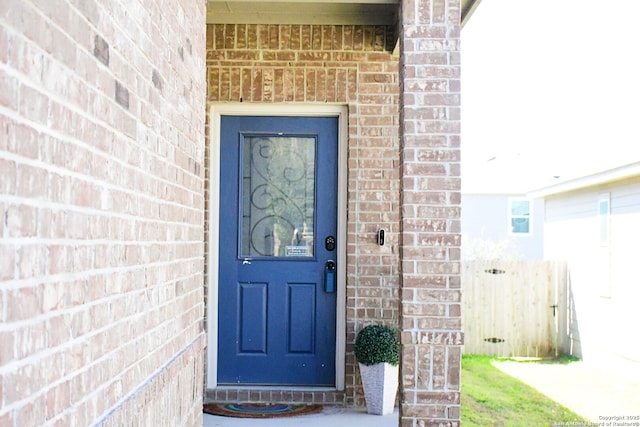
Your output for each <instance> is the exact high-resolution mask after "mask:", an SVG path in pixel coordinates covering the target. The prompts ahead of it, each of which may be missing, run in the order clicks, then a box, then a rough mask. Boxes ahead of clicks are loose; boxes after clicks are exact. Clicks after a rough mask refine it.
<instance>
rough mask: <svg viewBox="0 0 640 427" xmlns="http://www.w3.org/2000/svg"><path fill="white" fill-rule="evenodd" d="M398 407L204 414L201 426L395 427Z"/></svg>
mask: <svg viewBox="0 0 640 427" xmlns="http://www.w3.org/2000/svg"><path fill="white" fill-rule="evenodd" d="M398 421H399V418H398V409H397V408H396V410H395V411H394V413H393V414H391V415H384V416H382V415H369V414H367V411H366V409H364V408H362V409H360V408H338V407H326V408H324V409H323V410H322V412H320V413H319V414H314V415H304V416H301V417H290V418H287V417H284V418H267V419H255V418H253V419H252V418H231V417H219V416H214V415H209V414H204V421H203V427H220V426H222V427H227V426H229V427H262V426H265V427H269V426H274V427H275V426H277V427H281V426H303V427H326V426H349V425H351V426H357V427H396V426H397V425H398Z"/></svg>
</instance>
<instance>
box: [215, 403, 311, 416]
mask: <svg viewBox="0 0 640 427" xmlns="http://www.w3.org/2000/svg"><path fill="white" fill-rule="evenodd" d="M320 411H322V405H290V404H261V403H205V404H204V405H203V412H204V413H205V414H211V415H220V416H223V417H236V418H278V417H297V416H301V415H311V414H317V413H319V412H320Z"/></svg>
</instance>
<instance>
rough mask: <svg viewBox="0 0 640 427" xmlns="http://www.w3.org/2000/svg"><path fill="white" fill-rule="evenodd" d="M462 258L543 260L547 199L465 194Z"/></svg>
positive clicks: (463, 194)
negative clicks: (545, 203) (545, 200)
mask: <svg viewBox="0 0 640 427" xmlns="http://www.w3.org/2000/svg"><path fill="white" fill-rule="evenodd" d="M461 206H462V259H511V260H541V259H543V223H544V215H543V212H544V201H543V200H542V199H539V198H538V199H531V198H528V197H527V196H526V194H516V193H514V194H499V193H493V194H491V193H467V192H463V193H462V204H461Z"/></svg>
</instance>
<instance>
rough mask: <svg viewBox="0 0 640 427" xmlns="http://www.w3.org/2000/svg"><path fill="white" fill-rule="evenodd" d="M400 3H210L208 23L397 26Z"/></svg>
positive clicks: (227, 0) (285, 0)
mask: <svg viewBox="0 0 640 427" xmlns="http://www.w3.org/2000/svg"><path fill="white" fill-rule="evenodd" d="M399 4H400V0H349V1H346V0H280V1H275V2H274V1H267V0H209V1H208V4H207V23H209V24H338V25H396V24H397V19H398V7H399Z"/></svg>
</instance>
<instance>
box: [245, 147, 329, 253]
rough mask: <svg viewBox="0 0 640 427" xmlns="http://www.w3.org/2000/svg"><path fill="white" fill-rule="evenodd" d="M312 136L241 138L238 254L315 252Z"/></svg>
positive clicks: (313, 150) (314, 169)
mask: <svg viewBox="0 0 640 427" xmlns="http://www.w3.org/2000/svg"><path fill="white" fill-rule="evenodd" d="M316 145H317V144H316V138H315V137H305V136H268V135H261V136H247V135H245V136H244V138H243V141H242V151H243V152H242V198H241V204H242V208H241V212H242V219H241V232H240V240H241V242H240V251H241V252H240V256H241V257H251V258H254V257H285V256H286V257H291V256H304V257H308V256H313V251H314V245H313V242H314V214H315V199H316V197H315V171H316V166H315V160H316Z"/></svg>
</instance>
